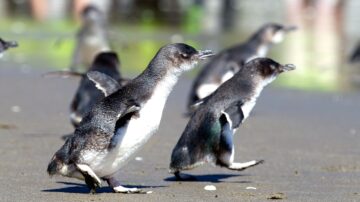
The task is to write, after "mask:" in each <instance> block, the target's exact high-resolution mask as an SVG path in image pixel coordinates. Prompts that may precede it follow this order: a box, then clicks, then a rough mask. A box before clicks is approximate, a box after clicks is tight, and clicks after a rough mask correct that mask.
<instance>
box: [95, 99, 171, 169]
mask: <svg viewBox="0 0 360 202" xmlns="http://www.w3.org/2000/svg"><path fill="white" fill-rule="evenodd" d="M164 104H165V99H157V98H153V99H150V100H149V101H148V102H147V103H146V104H145V105H144V106H143V107H142V108H141V110H140V111H139V115H138V116H133V117H132V118H131V119H130V121H129V122H128V124H127V125H125V126H123V127H121V128H119V129H117V131H116V134H115V136H114V138H113V140H112V143H111V144H112V145H113V146H114V147H113V148H111V149H109V150H108V153H107V155H106V157H105V158H104V159H103V161H102V163H101V164H99V167H98V168H99V169H98V170H97V173H98V174H99V176H107V175H111V174H114V173H115V172H116V171H118V170H119V169H120V168H121V167H122V166H123V165H124V164H125V163H126V162H127V161H128V160H129V158H130V157H131V156H132V154H134V153H135V152H136V151H138V150H139V149H140V148H141V146H143V145H144V144H145V143H146V142H147V141H148V140H149V138H150V137H151V136H152V135H153V134H154V133H155V132H156V130H157V129H158V127H159V124H160V120H161V116H162V111H163V108H164Z"/></svg>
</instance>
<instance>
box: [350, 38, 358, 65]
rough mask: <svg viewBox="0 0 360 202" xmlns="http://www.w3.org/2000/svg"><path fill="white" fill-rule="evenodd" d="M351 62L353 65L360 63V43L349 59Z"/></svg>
mask: <svg viewBox="0 0 360 202" xmlns="http://www.w3.org/2000/svg"><path fill="white" fill-rule="evenodd" d="M349 61H350V62H351V63H357V62H360V42H359V43H358V44H357V46H356V47H355V49H354V50H353V52H352V53H351V56H350V58H349Z"/></svg>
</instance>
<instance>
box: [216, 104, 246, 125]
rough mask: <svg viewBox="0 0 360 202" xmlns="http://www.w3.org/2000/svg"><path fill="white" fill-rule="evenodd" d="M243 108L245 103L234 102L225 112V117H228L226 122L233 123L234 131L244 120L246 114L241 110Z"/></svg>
mask: <svg viewBox="0 0 360 202" xmlns="http://www.w3.org/2000/svg"><path fill="white" fill-rule="evenodd" d="M242 106H243V102H241V101H238V102H234V103H232V104H231V105H230V106H229V107H228V108H227V109H225V111H224V112H223V115H226V118H227V119H226V120H227V121H230V122H231V128H232V129H235V128H238V127H239V125H240V124H241V122H242V121H243V119H244V113H243V111H242V109H241V107H242ZM220 121H224V120H220Z"/></svg>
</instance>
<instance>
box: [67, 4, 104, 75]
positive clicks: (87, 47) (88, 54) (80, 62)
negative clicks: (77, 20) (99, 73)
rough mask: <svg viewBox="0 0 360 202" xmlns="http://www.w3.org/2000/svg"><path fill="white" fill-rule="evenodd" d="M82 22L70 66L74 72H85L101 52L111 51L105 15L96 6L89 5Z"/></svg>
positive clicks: (82, 15)
mask: <svg viewBox="0 0 360 202" xmlns="http://www.w3.org/2000/svg"><path fill="white" fill-rule="evenodd" d="M81 21H82V27H81V28H80V30H79V31H78V33H77V36H76V47H75V50H74V53H73V59H72V63H71V66H70V70H71V71H74V72H85V71H86V68H87V67H90V66H91V63H92V61H93V60H94V58H95V56H96V55H97V54H98V53H99V52H102V51H109V50H110V45H109V40H108V33H107V27H106V18H105V15H104V13H103V12H101V11H100V10H99V9H98V8H97V7H95V6H94V5H88V6H86V7H85V8H84V10H83V11H82V13H81Z"/></svg>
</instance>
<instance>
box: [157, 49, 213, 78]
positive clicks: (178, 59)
mask: <svg viewBox="0 0 360 202" xmlns="http://www.w3.org/2000/svg"><path fill="white" fill-rule="evenodd" d="M212 55H213V53H212V51H210V50H205V51H201V50H196V49H195V48H193V47H192V46H189V45H187V44H183V43H175V44H169V45H166V46H164V47H162V48H161V49H160V51H159V52H158V54H157V57H159V58H161V59H162V60H164V61H166V62H167V63H169V64H170V65H168V66H167V68H170V69H173V70H174V71H175V72H183V71H187V70H190V69H192V68H193V67H195V65H196V64H197V63H198V62H199V61H200V60H204V59H206V58H208V57H211V56H212Z"/></svg>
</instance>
